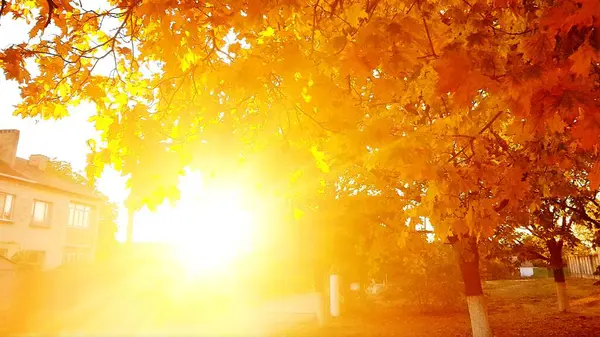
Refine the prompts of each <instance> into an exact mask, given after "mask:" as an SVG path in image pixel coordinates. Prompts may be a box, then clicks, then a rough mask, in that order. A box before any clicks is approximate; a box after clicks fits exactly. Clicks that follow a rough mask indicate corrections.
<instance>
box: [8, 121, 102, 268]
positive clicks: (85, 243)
mask: <svg viewBox="0 0 600 337" xmlns="http://www.w3.org/2000/svg"><path fill="white" fill-rule="evenodd" d="M18 143H19V131H18V130H0V256H4V257H7V258H9V259H12V260H18V261H20V262H24V263H28V264H32V265H39V266H40V267H41V268H43V269H50V268H55V267H58V266H60V265H62V264H63V263H70V262H79V261H89V260H92V259H93V257H94V253H95V249H96V241H97V237H98V213H99V212H98V210H99V207H100V205H101V199H100V198H99V197H98V196H97V195H96V194H95V193H94V191H93V189H91V188H90V187H88V186H84V185H80V184H77V183H75V182H73V181H70V180H68V179H65V178H64V177H61V176H59V175H56V174H54V173H51V172H48V171H46V166H47V164H48V160H49V159H48V157H46V156H43V155H32V156H30V157H29V159H23V158H18V157H17V156H16V153H17V146H18Z"/></svg>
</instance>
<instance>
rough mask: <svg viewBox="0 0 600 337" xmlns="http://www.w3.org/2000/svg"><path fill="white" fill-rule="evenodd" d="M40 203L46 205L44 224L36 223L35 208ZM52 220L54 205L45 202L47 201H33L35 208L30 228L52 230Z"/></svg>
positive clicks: (33, 208) (32, 210) (32, 209)
mask: <svg viewBox="0 0 600 337" xmlns="http://www.w3.org/2000/svg"><path fill="white" fill-rule="evenodd" d="M38 203H44V204H45V205H46V210H45V212H44V222H43V223H37V222H35V206H36V205H37V204H38ZM51 218H52V203H51V202H49V201H45V200H40V199H33V207H32V208H31V223H30V225H29V226H31V227H38V228H50V227H51V224H50V222H51Z"/></svg>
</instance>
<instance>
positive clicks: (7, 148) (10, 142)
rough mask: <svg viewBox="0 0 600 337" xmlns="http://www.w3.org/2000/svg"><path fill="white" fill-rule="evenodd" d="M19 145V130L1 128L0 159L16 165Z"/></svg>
mask: <svg viewBox="0 0 600 337" xmlns="http://www.w3.org/2000/svg"><path fill="white" fill-rule="evenodd" d="M18 145H19V130H0V161H3V162H5V163H7V164H8V165H10V166H13V165H15V159H16V158H17V146H18Z"/></svg>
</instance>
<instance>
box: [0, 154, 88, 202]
mask: <svg viewBox="0 0 600 337" xmlns="http://www.w3.org/2000/svg"><path fill="white" fill-rule="evenodd" d="M0 175H3V176H7V177H8V178H13V179H17V180H22V181H25V182H27V183H31V184H38V185H42V186H44V187H47V188H51V189H55V190H60V191H62V192H67V193H71V194H77V195H80V196H84V197H88V198H94V199H99V198H100V196H99V195H98V194H96V193H95V191H94V189H92V188H91V187H89V186H86V185H81V184H78V183H76V182H73V181H70V180H67V179H65V178H63V177H60V176H59V175H57V174H54V173H52V172H47V171H43V170H40V169H38V168H37V167H35V166H33V165H30V164H29V163H28V160H27V159H23V158H18V157H17V158H16V159H15V164H14V165H13V166H10V165H9V164H7V163H6V162H3V161H0Z"/></svg>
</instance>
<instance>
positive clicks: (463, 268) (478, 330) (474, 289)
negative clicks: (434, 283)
mask: <svg viewBox="0 0 600 337" xmlns="http://www.w3.org/2000/svg"><path fill="white" fill-rule="evenodd" d="M451 243H452V247H453V248H454V251H455V252H456V257H457V259H458V265H459V267H460V272H461V274H462V278H463V282H464V284H465V295H466V297H467V306H468V308H469V316H470V318H471V330H472V331H473V337H491V336H492V330H491V328H490V323H489V320H488V314H487V310H486V306H485V301H484V298H483V288H482V287H481V276H480V273H479V251H478V248H477V239H476V238H474V237H463V238H461V239H458V238H454V239H453V240H451Z"/></svg>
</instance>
